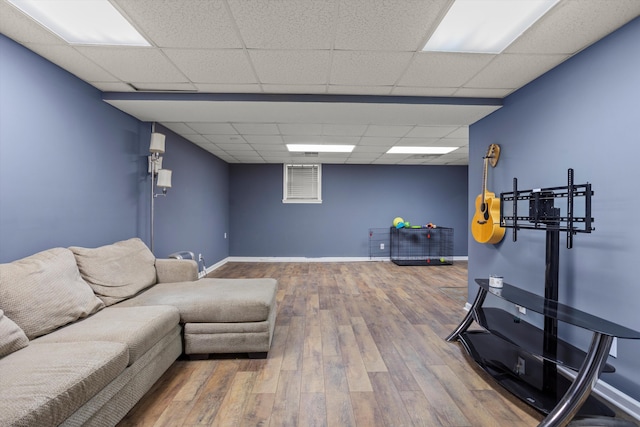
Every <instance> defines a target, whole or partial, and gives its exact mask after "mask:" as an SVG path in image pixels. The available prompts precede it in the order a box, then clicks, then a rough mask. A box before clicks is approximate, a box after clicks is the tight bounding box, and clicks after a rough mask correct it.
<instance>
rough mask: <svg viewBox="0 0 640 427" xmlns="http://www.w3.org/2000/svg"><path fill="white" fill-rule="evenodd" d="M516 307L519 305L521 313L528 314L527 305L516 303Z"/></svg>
mask: <svg viewBox="0 0 640 427" xmlns="http://www.w3.org/2000/svg"><path fill="white" fill-rule="evenodd" d="M516 307H518V312H519V313H520V314H527V309H526V308H525V307H522V306H521V305H518V304H516Z"/></svg>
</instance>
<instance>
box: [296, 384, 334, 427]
mask: <svg viewBox="0 0 640 427" xmlns="http://www.w3.org/2000/svg"><path fill="white" fill-rule="evenodd" d="M326 426H327V405H326V401H325V395H324V393H304V392H303V393H301V394H300V414H299V415H298V427H326Z"/></svg>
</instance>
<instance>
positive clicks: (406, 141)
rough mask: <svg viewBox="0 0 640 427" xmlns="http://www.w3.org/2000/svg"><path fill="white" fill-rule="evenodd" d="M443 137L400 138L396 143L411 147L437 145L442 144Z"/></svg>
mask: <svg viewBox="0 0 640 427" xmlns="http://www.w3.org/2000/svg"><path fill="white" fill-rule="evenodd" d="M440 140H441V138H400V140H399V141H398V142H396V144H395V145H400V146H410V147H435V146H440V145H441V144H440V143H439V142H440Z"/></svg>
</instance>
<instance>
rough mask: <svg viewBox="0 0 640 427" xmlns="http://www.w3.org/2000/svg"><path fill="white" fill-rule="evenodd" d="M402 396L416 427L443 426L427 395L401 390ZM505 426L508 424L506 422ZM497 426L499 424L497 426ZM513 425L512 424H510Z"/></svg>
mask: <svg viewBox="0 0 640 427" xmlns="http://www.w3.org/2000/svg"><path fill="white" fill-rule="evenodd" d="M400 397H402V401H403V402H404V406H405V407H406V408H407V412H408V413H409V416H410V417H411V421H413V425H414V426H416V427H441V426H442V424H441V423H440V421H439V420H438V417H437V416H436V411H435V409H434V408H433V406H432V405H431V402H429V401H428V400H427V398H426V397H425V395H424V394H423V393H421V392H416V391H401V392H400ZM504 425H505V426H506V425H507V424H504ZM496 427H497V426H496ZM510 427H511V426H510Z"/></svg>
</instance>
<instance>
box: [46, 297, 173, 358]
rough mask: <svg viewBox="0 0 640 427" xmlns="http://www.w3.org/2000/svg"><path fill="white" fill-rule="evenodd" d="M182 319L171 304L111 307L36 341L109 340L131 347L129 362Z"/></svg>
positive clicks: (139, 355) (141, 354)
mask: <svg viewBox="0 0 640 427" xmlns="http://www.w3.org/2000/svg"><path fill="white" fill-rule="evenodd" d="M179 322H180V315H179V313H178V309H177V308H175V307H170V306H148V307H107V308H105V309H104V310H102V311H100V312H99V313H96V314H95V315H93V316H91V317H88V318H86V319H83V320H81V321H78V322H76V323H73V324H71V325H68V326H66V327H64V328H61V329H58V330H57V331H55V332H52V333H50V334H47V335H45V336H42V337H40V338H38V339H36V340H35V341H34V342H38V343H40V342H42V343H51V342H57V343H75V342H78V341H85V342H86V341H108V342H117V343H122V344H124V345H126V346H127V348H128V349H129V365H132V364H133V363H134V362H136V361H137V360H138V359H140V357H142V356H143V355H144V354H145V353H146V352H147V351H148V350H149V349H150V348H151V347H153V346H154V345H155V344H156V343H157V342H158V341H160V340H161V339H162V338H164V337H165V336H166V335H167V334H168V333H170V332H172V331H173V330H174V329H175V327H176V326H177V325H178V323H179Z"/></svg>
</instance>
